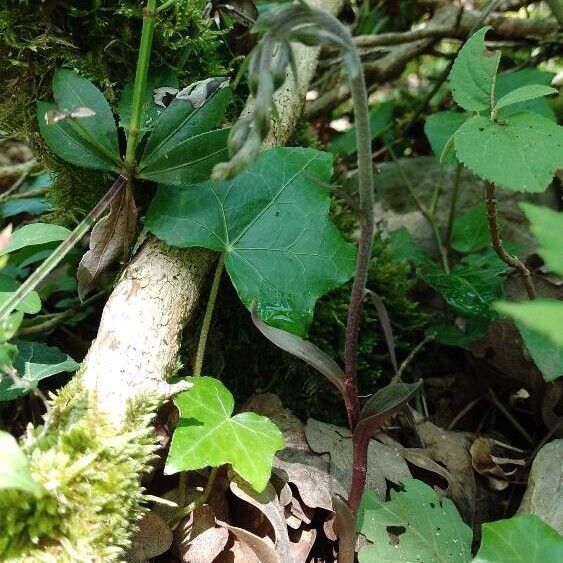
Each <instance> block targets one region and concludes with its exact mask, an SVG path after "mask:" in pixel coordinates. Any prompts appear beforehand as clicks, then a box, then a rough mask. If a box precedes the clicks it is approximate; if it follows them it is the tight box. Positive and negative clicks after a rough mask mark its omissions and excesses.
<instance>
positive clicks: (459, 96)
mask: <svg viewBox="0 0 563 563" xmlns="http://www.w3.org/2000/svg"><path fill="white" fill-rule="evenodd" d="M489 29H491V27H490V26H486V27H482V28H481V29H479V30H477V31H476V32H475V33H474V34H473V35H472V36H471V37H470V38H469V39H468V40H467V41H466V42H465V45H464V46H463V47H462V48H461V49H460V51H459V53H458V55H457V57H456V60H455V62H454V64H453V67H452V70H451V72H450V77H449V78H450V87H451V89H452V95H453V97H454V100H455V101H456V102H457V103H458V104H459V105H460V106H461V107H462V108H463V109H465V110H466V111H483V110H486V109H489V108H490V107H491V102H492V101H493V88H494V85H495V75H496V73H497V69H498V64H499V61H500V55H501V53H500V51H489V50H488V49H487V48H486V46H485V35H486V34H487V31H489Z"/></svg>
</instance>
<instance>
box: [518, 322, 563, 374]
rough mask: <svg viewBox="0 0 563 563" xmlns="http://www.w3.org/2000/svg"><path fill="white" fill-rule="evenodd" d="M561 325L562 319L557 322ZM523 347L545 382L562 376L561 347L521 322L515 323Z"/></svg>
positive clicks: (562, 356) (562, 357)
mask: <svg viewBox="0 0 563 563" xmlns="http://www.w3.org/2000/svg"><path fill="white" fill-rule="evenodd" d="M559 322H560V323H563V317H561V319H560V320H559ZM516 327H517V328H518V332H519V333H520V336H521V337H522V341H523V342H524V346H526V349H527V350H528V352H529V353H530V356H532V359H533V360H534V363H535V364H536V366H537V367H538V369H539V370H540V371H541V373H542V375H543V378H544V379H545V381H555V380H556V379H557V378H558V377H561V376H562V375H563V346H558V345H557V344H554V343H553V342H552V341H551V339H550V338H549V337H548V336H546V335H545V334H542V333H540V332H537V331H535V330H532V329H530V328H528V327H527V326H526V325H525V324H524V323H522V322H516Z"/></svg>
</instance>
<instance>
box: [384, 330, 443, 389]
mask: <svg viewBox="0 0 563 563" xmlns="http://www.w3.org/2000/svg"><path fill="white" fill-rule="evenodd" d="M435 338H436V335H435V334H429V335H428V336H426V337H425V338H424V340H422V341H421V342H419V343H418V344H417V345H416V346H415V347H414V348H413V349H412V350H411V353H410V354H409V355H408V356H407V357H406V358H405V359H404V360H403V362H402V363H401V365H400V366H399V369H398V370H397V373H396V374H395V375H394V376H393V378H392V379H391V383H396V382H397V381H401V379H402V377H403V373H405V370H406V369H407V368H408V367H409V365H410V363H411V362H412V361H413V360H414V358H415V356H416V355H417V354H418V353H419V352H420V351H421V350H422V349H423V348H424V347H425V346H426V345H427V344H429V343H430V342H432V341H433V340H434V339H435Z"/></svg>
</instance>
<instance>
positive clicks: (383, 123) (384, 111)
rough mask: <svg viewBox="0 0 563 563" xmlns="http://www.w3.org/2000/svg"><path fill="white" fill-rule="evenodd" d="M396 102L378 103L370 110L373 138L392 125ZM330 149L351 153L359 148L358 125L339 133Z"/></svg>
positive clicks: (335, 151) (341, 152) (336, 151)
mask: <svg viewBox="0 0 563 563" xmlns="http://www.w3.org/2000/svg"><path fill="white" fill-rule="evenodd" d="M394 107H395V102H393V101H392V100H390V101H387V102H383V103H381V104H377V105H375V106H373V107H371V108H370V110H369V125H370V132H371V139H372V140H374V139H377V137H379V136H381V135H382V134H383V133H385V131H387V130H388V129H389V127H390V126H391V122H392V120H393V109H394ZM328 150H330V151H331V152H334V153H340V154H346V155H351V154H354V153H355V152H356V151H357V150H358V149H357V146H356V126H355V125H354V126H352V127H351V128H350V129H349V130H348V131H346V133H343V134H342V135H338V136H337V137H336V139H334V141H332V143H331V144H330V145H329V147H328Z"/></svg>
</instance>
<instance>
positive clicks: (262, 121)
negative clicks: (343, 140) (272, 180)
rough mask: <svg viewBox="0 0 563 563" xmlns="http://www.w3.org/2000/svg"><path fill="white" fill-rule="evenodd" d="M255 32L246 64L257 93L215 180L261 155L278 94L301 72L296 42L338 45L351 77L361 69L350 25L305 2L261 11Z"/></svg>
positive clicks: (236, 127)
mask: <svg viewBox="0 0 563 563" xmlns="http://www.w3.org/2000/svg"><path fill="white" fill-rule="evenodd" d="M252 32H253V33H256V34H259V35H260V36H261V38H260V41H259V42H258V44H257V45H256V47H255V48H254V50H253V51H252V53H251V54H250V57H249V62H248V85H249V87H250V91H251V93H252V95H253V96H254V108H253V110H252V112H251V113H250V114H247V115H243V116H241V118H240V119H239V120H238V121H237V123H235V125H234V126H233V128H232V129H231V134H230V136H229V152H230V155H231V159H230V160H229V161H228V162H223V163H220V164H218V165H216V166H215V168H214V170H213V178H214V179H215V180H227V179H230V178H232V177H233V176H235V175H236V174H238V173H239V172H240V171H241V170H242V169H243V168H245V167H246V166H248V165H249V164H251V163H252V162H253V161H254V159H255V158H256V156H257V155H258V152H259V150H260V145H261V143H262V141H263V140H264V139H265V138H266V135H267V134H268V132H269V130H270V126H271V120H272V107H273V97H274V92H275V91H276V90H277V89H278V88H279V87H280V86H281V85H282V84H283V82H284V80H285V78H286V74H287V70H288V68H291V69H292V71H293V74H294V76H296V74H297V70H296V64H295V60H294V56H293V52H292V49H291V43H292V42H294V43H303V44H304V45H309V46H320V45H322V46H330V47H333V48H336V49H339V50H340V51H341V53H342V57H343V61H344V63H345V66H346V68H347V70H348V73H349V75H350V77H352V78H353V77H355V76H357V73H358V72H359V61H358V59H357V56H356V52H355V48H354V43H353V40H352V36H351V35H350V32H349V31H348V29H347V28H346V27H345V26H344V25H342V24H341V23H340V22H339V21H338V20H337V19H336V18H334V17H333V16H331V15H330V14H328V13H327V12H324V11H322V10H319V9H316V8H313V7H311V6H309V5H307V4H305V3H304V2H298V3H295V4H285V5H283V6H280V7H278V8H276V9H273V10H270V11H268V12H266V13H264V14H262V15H261V16H260V17H259V18H258V19H257V20H256V24H255V26H254V28H253V30H252Z"/></svg>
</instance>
